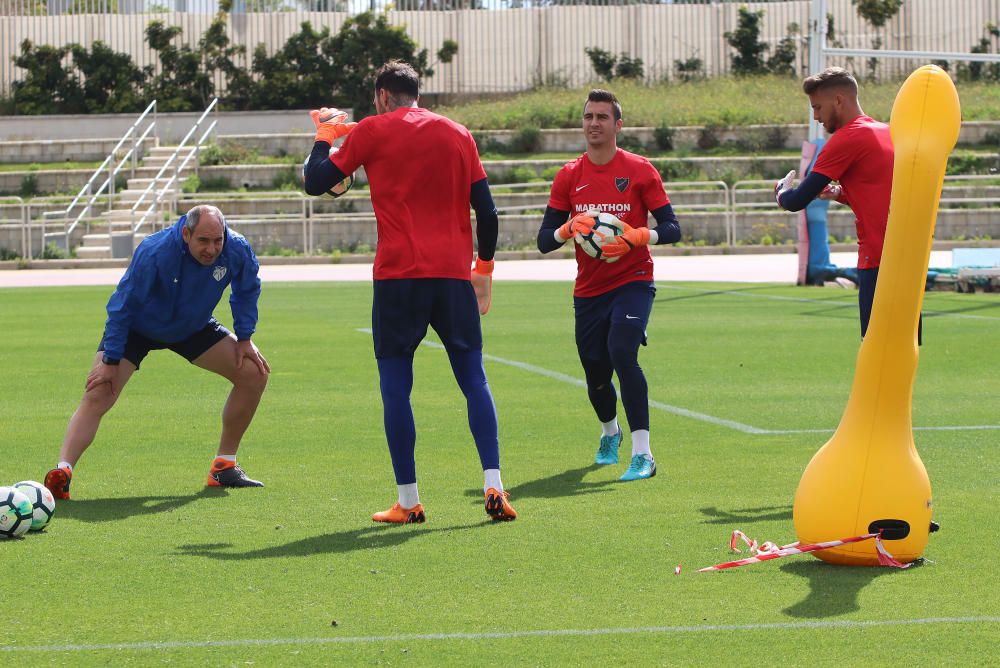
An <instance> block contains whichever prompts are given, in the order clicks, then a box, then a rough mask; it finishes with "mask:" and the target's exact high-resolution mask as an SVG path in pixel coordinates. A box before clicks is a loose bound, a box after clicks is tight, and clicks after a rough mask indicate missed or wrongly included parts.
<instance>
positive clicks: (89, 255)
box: [76, 246, 111, 260]
mask: <svg viewBox="0 0 1000 668" xmlns="http://www.w3.org/2000/svg"><path fill="white" fill-rule="evenodd" d="M76 257H77V258H78V259H80V260H104V259H109V258H110V257H111V246H77V248H76Z"/></svg>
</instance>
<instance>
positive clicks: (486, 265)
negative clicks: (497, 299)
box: [469, 257, 493, 315]
mask: <svg viewBox="0 0 1000 668" xmlns="http://www.w3.org/2000/svg"><path fill="white" fill-rule="evenodd" d="M469 280H471V281H472V289H473V290H475V291H476V302H478V303H479V315H486V314H487V313H489V311H490V302H491V301H493V260H489V261H486V260H480V259H479V258H478V257H477V258H476V266H475V267H473V268H472V275H471V276H470V278H469Z"/></svg>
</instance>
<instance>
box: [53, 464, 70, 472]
mask: <svg viewBox="0 0 1000 668" xmlns="http://www.w3.org/2000/svg"><path fill="white" fill-rule="evenodd" d="M56 468H57V469H69V472H70V473H72V472H73V465H72V464H70V463H69V462H59V463H58V464H56Z"/></svg>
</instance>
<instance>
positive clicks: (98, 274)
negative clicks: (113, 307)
mask: <svg viewBox="0 0 1000 668" xmlns="http://www.w3.org/2000/svg"><path fill="white" fill-rule="evenodd" d="M830 259H831V261H832V262H833V263H834V264H836V265H838V266H841V267H853V266H854V265H855V263H856V261H857V255H856V254H855V253H831V254H830ZM654 262H655V269H654V275H655V278H656V280H657V281H723V282H734V283H784V284H786V285H792V284H794V283H795V277H796V273H797V271H798V257H797V256H796V255H794V254H791V253H783V254H775V255H691V256H680V257H678V256H673V257H669V256H667V257H662V256H661V257H656V258H654ZM930 266H931V267H950V266H951V251H932V252H931V258H930ZM124 272H125V270H124V268H121V267H113V268H106V269H26V270H11V271H0V288H14V287H37V286H71V285H115V284H116V283H117V282H118V280H119V279H120V278H121V276H122V274H123V273H124ZM260 276H261V280H262V281H263V282H265V283H274V282H283V281H291V282H295V281H370V280H371V278H372V266H371V265H370V264H302V265H295V264H280V265H278V264H269V265H263V266H261V268H260ZM575 277H576V261H575V260H571V259H570V260H504V261H498V262H497V264H496V270H495V272H494V278H495V280H497V281H572V280H573V279H574V278H575Z"/></svg>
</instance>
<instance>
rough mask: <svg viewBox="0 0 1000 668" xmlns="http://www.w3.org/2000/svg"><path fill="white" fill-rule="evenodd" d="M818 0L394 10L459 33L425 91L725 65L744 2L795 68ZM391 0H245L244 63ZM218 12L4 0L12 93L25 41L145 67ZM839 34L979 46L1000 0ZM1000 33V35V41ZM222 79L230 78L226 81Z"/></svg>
mask: <svg viewBox="0 0 1000 668" xmlns="http://www.w3.org/2000/svg"><path fill="white" fill-rule="evenodd" d="M810 5H811V0H790V1H785V2H743V1H742V0H718V1H713V2H708V1H698V2H685V1H681V0H673V1H671V0H661V1H660V2H655V1H653V2H641V1H638V2H637V1H635V0H584V1H583V2H576V1H574V0H540V1H539V0H399V1H397V2H395V3H393V4H392V5H391V7H392V9H390V10H388V11H387V16H388V19H389V22H390V23H391V24H392V25H395V26H404V27H405V29H406V32H407V33H408V34H409V35H410V36H411V37H412V38H413V39H414V40H415V41H416V42H417V44H418V45H419V46H420V47H421V48H426V49H428V51H429V52H430V54H432V55H431V58H430V60H431V62H432V63H433V62H434V61H435V57H434V56H433V54H434V53H435V52H436V51H437V50H438V49H439V48H440V47H441V45H442V43H443V42H444V41H445V40H448V39H450V40H455V41H456V42H458V45H459V50H458V54H457V56H456V57H455V58H454V60H453V61H452V62H451V63H448V64H439V65H438V66H436V67H435V73H434V75H433V76H432V77H429V78H428V79H427V80H426V81H425V82H423V85H422V88H423V90H424V92H425V93H437V94H442V93H444V94H457V95H461V94H482V93H491V92H493V93H496V92H508V91H517V90H524V89H528V88H531V87H534V86H536V85H539V84H546V83H547V84H556V85H568V86H579V85H583V84H585V83H587V82H589V81H591V80H593V79H595V73H594V71H593V68H592V65H591V62H590V59H589V57H588V56H587V54H586V53H585V52H584V49H585V48H588V47H596V48H600V49H602V50H604V51H607V52H609V53H611V54H614V55H615V56H620V55H621V54H625V55H626V56H628V57H629V58H630V59H641V60H642V64H643V70H644V78H645V79H646V81H648V82H655V81H662V80H665V79H673V78H675V77H677V76H678V69H677V66H678V63H684V62H687V63H688V64H689V65H691V64H693V63H694V61H700V63H701V67H700V70H699V73H700V74H702V75H705V76H718V75H723V74H726V73H728V72H729V71H730V69H731V56H732V55H733V53H734V51H733V49H732V48H731V47H730V46H729V45H728V43H727V41H726V38H725V34H726V33H727V32H730V31H733V30H735V29H736V27H737V25H738V18H739V9H740V7H741V6H745V7H747V8H748V9H749V10H750V11H762V12H763V18H762V21H761V26H760V27H761V34H760V40H761V41H763V42H766V43H767V44H768V45H769V47H770V51H771V52H773V51H774V49H775V48H776V47H777V45H778V44H779V42H781V41H782V40H783V39H786V38H790V40H791V41H790V42H789V43H791V44H794V47H795V52H796V56H795V67H796V69H797V70H799V72H800V73H802V72H804V71H805V68H806V67H807V62H808V40H807V39H806V37H805V36H806V35H807V34H808V32H809V31H808V23H809V12H810ZM386 7H387V5H386V4H385V0H236V1H235V3H234V7H233V10H232V11H231V12H230V14H229V16H228V17H227V30H228V35H229V38H230V40H231V41H232V43H234V44H242V45H245V46H246V47H247V52H248V55H247V56H246V57H245V58H244V59H243V60H242V62H240V61H237V64H238V65H240V66H242V67H246V68H247V69H249V66H250V65H251V63H250V62H249V60H250V55H249V54H252V52H253V50H254V47H255V46H257V45H258V44H261V45H263V46H264V48H265V50H266V51H267V53H268V54H274V53H275V52H276V51H277V50H278V49H280V48H281V46H282V45H283V44H284V43H285V42H286V41H287V40H288V39H289V38H290V37H291V36H292V35H294V34H296V33H298V32H299V31H300V29H301V24H302V23H303V22H305V21H308V22H310V23H311V24H312V26H313V27H314V28H316V29H323V28H329V29H330V31H331V32H336V31H337V30H339V29H340V28H341V26H342V25H343V23H344V21H345V20H346V19H347V18H349V17H350V16H353V15H355V14H357V13H358V12H361V11H367V10H371V9H374V10H376V11H383V10H386ZM217 11H218V4H217V1H216V0H0V93H3V94H9V91H10V85H11V83H12V82H13V81H16V80H19V79H20V78H22V77H23V76H24V74H25V73H24V70H21V69H20V68H17V67H15V66H14V64H13V56H14V55H15V54H17V53H19V51H20V45H21V43H22V42H23V41H24V40H26V39H27V40H31V42H32V43H34V44H48V45H51V46H56V47H60V46H64V45H66V44H69V43H78V44H80V45H82V46H84V47H87V48H90V47H91V46H92V45H93V43H94V42H96V41H101V42H103V43H105V44H106V45H108V46H109V47H110V48H112V49H113V50H115V51H118V52H123V53H127V54H129V55H130V56H131V57H132V59H133V61H134V62H135V63H136V64H137V65H138V66H140V67H144V66H152V67H153V68H154V71H155V70H157V69H158V68H159V63H158V62H157V61H156V52H155V51H152V50H151V49H149V48H148V45H147V44H146V42H145V28H146V26H147V25H148V24H149V22H150V21H152V20H162V21H164V22H165V23H167V24H168V25H173V26H178V27H180V28H182V31H183V32H182V33H181V35H180V36H178V37H177V38H176V45H177V46H178V47H180V46H181V45H182V44H185V43H186V44H189V45H190V46H192V48H197V46H198V40H199V39H200V37H201V36H202V35H203V34H204V32H205V31H206V29H207V28H208V26H209V24H210V23H211V21H212V19H213V16H214V14H215V12H217ZM827 13H828V16H829V17H831V18H832V27H833V34H832V38H830V39H828V44H829V45H830V46H842V47H844V48H856V49H857V48H871V47H872V46H873V45H874V44H878V45H879V48H881V49H888V50H892V49H899V50H923V51H953V52H968V51H970V49H971V48H973V47H974V46H976V45H978V44H979V41H980V39H982V38H983V37H984V36H987V34H986V26H987V24H988V23H990V22H992V23H994V24H998V23H1000V0H947V1H946V0H906V2H904V3H903V5H902V7H901V9H900V11H899V13H898V14H897V15H896V16H895V17H893V18H892V19H891V20H890V21H888V23H887V24H886V25H885V26H883V27H880V28H874V27H872V26H871V25H869V24H868V23H866V22H865V21H864V20H863V19H862V18H861V17H860V16H859V15H858V13H857V9H856V6H855V5H854V4H853V3H852V1H851V0H827ZM994 42H995V40H994ZM831 64H840V65H845V66H847V67H850V68H852V69H854V70H855V71H858V72H859V73H862V74H864V75H866V76H867V75H869V74H871V75H874V76H876V77H879V78H885V77H897V76H901V75H904V74H906V73H908V72H910V71H912V69H913V67H914V66H915V65H916V64H918V63H916V62H915V61H909V60H880V61H878V62H875V63H873V64H872V66H871V67H872V69H871V70H870V71H869V69H868V68H869V63H868V61H867V60H866V59H861V58H857V59H853V60H852V59H850V58H840V59H833V61H832V62H831ZM216 84H217V86H218V87H219V88H218V90H220V91H222V90H224V89H223V86H224V81H222V80H219V81H217V82H216Z"/></svg>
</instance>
